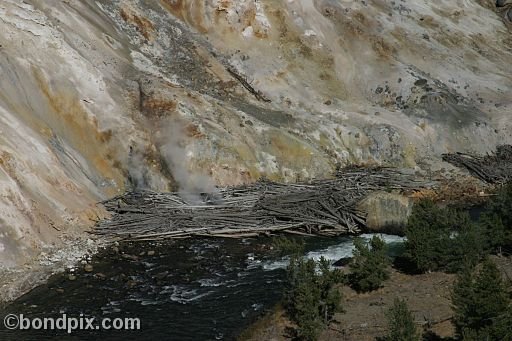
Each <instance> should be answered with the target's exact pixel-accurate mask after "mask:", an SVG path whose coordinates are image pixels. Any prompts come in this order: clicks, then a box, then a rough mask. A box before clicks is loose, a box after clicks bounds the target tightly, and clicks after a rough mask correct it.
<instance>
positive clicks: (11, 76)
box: [0, 0, 512, 300]
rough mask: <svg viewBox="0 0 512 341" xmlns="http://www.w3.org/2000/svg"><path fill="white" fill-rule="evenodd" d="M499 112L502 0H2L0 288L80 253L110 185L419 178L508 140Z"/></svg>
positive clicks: (10, 291) (508, 7)
mask: <svg viewBox="0 0 512 341" xmlns="http://www.w3.org/2000/svg"><path fill="white" fill-rule="evenodd" d="M511 114H512V1H510V0H499V1H494V0H439V1H432V0H409V1H404V0H396V1H384V0H366V1H360V0H287V1H273V0H237V1H235V0H209V1H206V0H188V1H186V0H96V1H92V0H91V1H89V0H23V1H22V0H1V1H0V287H1V290H0V300H9V299H13V298H15V297H17V296H18V295H19V294H21V293H23V292H26V291H27V290H28V289H30V288H32V287H33V286H34V285H35V284H37V283H40V282H41V280H44V279H45V278H46V277H47V275H48V274H49V273H51V272H53V271H61V270H63V269H66V268H67V266H68V265H70V264H75V263H76V262H79V261H80V260H81V259H82V256H83V255H84V254H85V253H88V254H93V253H95V252H96V251H97V248H98V245H99V244H101V239H102V238H101V235H100V236H99V237H98V236H97V235H94V234H91V233H90V232H91V231H93V230H94V228H95V226H96V227H97V226H99V225H101V224H102V223H101V222H104V221H109V220H108V219H112V217H113V215H115V214H116V213H115V212H117V213H119V212H118V211H116V209H122V208H123V207H124V206H123V203H121V204H118V202H116V201H115V199H114V200H113V201H112V198H120V197H121V196H123V194H124V193H127V192H128V193H132V194H133V193H136V192H139V191H142V192H143V193H170V192H172V193H178V194H180V198H182V199H184V200H186V199H187V195H188V194H190V193H196V194H197V193H203V194H204V193H214V192H215V191H216V190H217V189H218V188H221V189H222V188H224V189H225V188H230V190H223V191H225V192H222V193H232V192H230V191H235V190H234V188H242V187H243V186H251V184H255V183H256V184H259V183H263V182H267V183H272V184H291V183H294V184H307V183H309V182H310V181H313V180H315V179H329V178H332V176H333V174H336V172H337V171H338V170H339V169H345V168H346V167H358V168H354V169H366V168H367V169H384V170H385V171H384V173H383V174H387V172H390V169H400V172H401V174H406V177H407V179H410V180H407V181H409V182H408V183H407V184H405V185H400V188H402V187H404V188H405V187H406V188H408V189H411V188H410V187H414V186H410V185H409V184H410V183H413V182H414V181H420V182H421V186H418V188H416V187H414V188H412V189H411V190H418V189H419V188H420V187H421V188H422V189H423V190H424V191H432V189H431V187H435V186H438V187H439V186H441V187H442V184H440V183H436V184H435V185H434V183H435V181H437V180H438V178H436V176H443V177H447V178H452V179H466V177H469V173H468V172H467V171H466V170H464V169H460V168H457V167H455V166H453V165H451V164H450V163H447V162H445V161H443V156H442V155H443V154H451V153H457V152H461V153H467V154H471V155H487V154H488V153H492V152H494V151H495V150H496V147H497V146H498V145H507V144H512V120H511V119H510V116H511ZM353 172H356V173H354V174H357V171H353ZM393 172H394V171H393ZM351 174H352V173H351ZM372 174H373V173H372ZM393 174H395V173H393ZM432 174H436V175H435V176H434V175H432ZM416 175H418V176H419V177H421V179H416V178H415V176H416ZM372 176H373V175H372ZM376 177H378V176H376ZM412 178H415V179H413V180H412ZM261 179H264V180H261ZM351 179H352V178H351ZM354 179H355V180H354V182H353V183H354V184H355V185H354V186H356V187H357V186H359V182H358V178H354ZM372 179H373V178H372ZM378 179H379V180H378V181H381V180H380V179H381V178H380V177H379V178H378ZM258 181H263V182H258ZM326 181H327V180H326ZM351 181H352V180H351ZM372 181H374V180H372ZM375 181H377V180H375ZM393 181H395V180H393ZM396 181H397V183H398V182H400V181H399V180H396ZM474 181H475V182H476V181H477V180H476V179H475V180H474ZM393 183H395V182H393ZM427 183H428V185H426V184H427ZM322 184H323V182H322ZM329 184H330V183H329ZM351 184H352V182H351ZM253 186H257V185H253ZM258 186H259V185H258ZM273 186H274V185H273ZM296 186H299V185H296ZM322 186H323V185H322ZM325 186H327V185H325ZM329 186H330V185H329ZM379 186H380V187H379V188H375V189H378V190H379V192H380V196H378V197H377V199H368V200H366V201H365V202H364V203H362V204H361V203H359V202H355V201H353V202H350V210H348V209H347V212H348V213H346V216H345V215H343V217H342V218H343V219H345V220H347V221H348V220H350V222H351V224H353V225H354V227H353V230H354V231H356V230H357V231H360V227H361V226H363V225H364V219H365V217H364V216H363V215H361V214H360V212H359V211H358V212H357V213H354V212H355V211H353V210H356V208H360V207H366V208H367V209H368V207H370V208H369V210H373V211H374V214H373V215H372V224H374V225H376V226H378V225H379V216H378V215H376V213H375V212H377V213H378V212H380V211H379V210H381V209H384V208H378V209H377V208H375V209H373V208H371V207H372V206H371V205H374V204H375V203H380V202H383V201H386V200H387V199H386V198H387V196H386V195H383V192H384V193H385V192H386V191H387V190H388V189H389V188H387V187H386V186H387V185H386V184H384V183H382V182H379ZM397 186H398V185H397ZM250 188H255V187H250ZM322 188H324V187H322ZM357 188H359V187H357ZM397 188H398V187H397ZM372 189H373V188H372ZM365 191H366V189H365ZM233 193H234V192H233ZM251 193H255V192H251ZM294 193H295V192H294ZM357 193H358V195H359V194H361V193H363V192H361V191H359V192H357ZM364 194H365V195H366V194H367V193H366V192H364ZM230 195H231V194H230ZM251 195H252V194H251ZM155 196H156V194H155ZM156 197H157V196H156ZM357 199H358V200H359V201H361V200H362V199H363V197H362V195H360V196H357ZM107 200H110V201H108V202H109V205H110V206H109V207H107V208H106V207H105V205H101V204H98V203H101V202H106V201H107ZM169 200H170V199H169ZM173 200H174V199H173ZM176 200H178V199H176ZM179 200H181V199H179ZM251 200H253V198H252V197H251ZM340 200H341V199H340ZM393 200H395V201H394V202H396V203H393V205H394V206H393V207H392V209H393V212H403V214H405V215H407V214H410V202H409V198H405V199H403V198H398V199H395V198H393ZM192 201H193V200H192ZM252 202H253V201H251V203H252ZM254 202H255V201H254ZM343 202H345V201H343ZM180 203H181V202H180ZM402 203H403V205H402ZM333 205H334V204H333ZM347 205H348V204H347ZM368 205H370V206H368ZM335 206H336V205H334V206H332V207H334V208H336V207H335ZM402 206H403V207H402ZM173 207H174V206H173ZM255 207H256V208H257V209H259V208H260V206H258V205H255ZM266 207H270V208H272V207H274V209H275V207H276V206H273V204H272V203H271V201H268V203H267V206H266ZM322 207H323V206H322V204H321V202H320V201H318V205H317V206H314V207H313V208H314V209H316V210H317V211H318V210H322V209H323V208H322ZM347 207H348V206H347ZM133 209H134V210H136V209H137V208H133ZM290 210H291V211H290V212H291V213H290V214H291V215H293V210H294V208H293V207H292V208H291V209H290ZM113 212H114V213H113ZM258 212H260V211H258ZM265 212H267V211H265ZM139 213H140V212H139ZM155 214H156V213H155ZM251 214H253V213H251ZM274 214H277V213H274ZM311 214H313V213H311ZM315 214H319V213H315ZM379 214H380V213H379ZM386 214H387V213H386V212H382V215H383V216H386ZM191 215H193V213H191ZM209 217H210V216H206V218H205V220H206V221H208V220H209ZM317 217H318V219H321V218H322V215H318V216H317ZM285 218H286V219H288V220H287V221H289V220H290V219H291V218H290V219H289V218H288V216H286V217H285ZM285 218H283V219H285ZM323 218H325V215H324V217H323ZM183 219H185V218H183ZM187 219H188V218H187ZM251 219H254V220H255V221H262V220H261V219H259V216H257V215H256V214H253V215H251ZM325 219H327V218H325ZM333 219H334V218H333ZM340 219H341V218H340ZM385 219H387V220H390V221H393V217H390V218H387V216H386V218H385ZM103 224H104V223H103ZM194 224H195V223H194ZM194 224H192V223H191V224H190V226H193V227H194V228H198V227H197V226H199V225H194ZM269 224H271V223H269ZM289 224H291V225H293V224H292V223H289ZM336 224H337V223H336V222H334V223H332V226H333V229H337V228H338V227H337V226H338V225H336ZM107 225H108V224H107ZM241 225H243V224H241ZM356 225H357V226H356ZM101 226H103V225H101ZM243 226H244V228H246V226H245V225H243ZM265 226H267V225H265ZM269 226H272V228H274V225H269ZM356 227H357V229H356ZM351 228H352V227H351ZM301 229H302V230H301V233H307V231H308V225H307V224H306V223H304V224H303V225H301ZM276 230H279V228H276ZM348 230H350V231H352V230H351V229H348ZM221 231H223V230H221ZM230 231H231V230H230ZM268 231H270V230H269V229H267V232H268ZM271 231H274V230H271ZM338 231H346V229H341V228H339V229H338ZM121 235H122V231H121ZM98 238H99V240H100V241H98Z"/></svg>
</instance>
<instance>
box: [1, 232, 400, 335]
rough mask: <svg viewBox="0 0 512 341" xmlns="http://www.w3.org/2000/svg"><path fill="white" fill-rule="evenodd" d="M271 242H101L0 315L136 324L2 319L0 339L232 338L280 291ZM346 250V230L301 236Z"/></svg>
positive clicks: (310, 252)
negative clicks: (77, 326)
mask: <svg viewBox="0 0 512 341" xmlns="http://www.w3.org/2000/svg"><path fill="white" fill-rule="evenodd" d="M363 237H365V238H369V237H370V235H363ZM384 237H385V240H387V241H388V242H391V245H392V250H395V251H396V250H398V249H399V248H400V246H399V245H401V244H400V241H401V239H400V238H399V237H394V236H384ZM271 245H272V243H271V240H270V239H265V238H260V239H243V240H235V239H198V240H182V241H170V242H165V243H136V244H128V243H127V244H121V245H119V246H116V247H109V248H107V249H105V250H103V251H101V252H100V253H99V254H98V255H96V256H94V257H93V258H92V260H90V261H89V262H88V263H89V264H90V265H92V269H91V268H88V269H87V270H89V271H85V270H84V265H78V266H77V269H75V270H74V271H72V272H71V271H68V272H66V273H62V274H58V275H54V276H53V277H51V278H50V280H49V281H48V283H46V284H45V285H41V286H39V287H37V288H35V289H34V290H32V291H31V292H29V293H27V294H26V295H24V296H22V297H21V298H19V299H18V300H16V301H15V302H14V303H13V304H11V305H10V306H8V307H7V308H6V309H5V310H4V311H1V312H0V317H2V318H3V317H4V316H7V315H8V314H15V315H16V316H19V315H20V314H23V315H24V317H26V318H30V319H32V320H34V319H41V320H42V319H44V318H54V319H58V318H62V317H63V315H64V314H65V315H66V317H71V318H76V319H77V321H78V320H79V319H80V318H81V319H82V321H85V319H86V318H89V319H90V318H95V320H94V325H95V326H96V325H99V324H100V322H99V321H101V319H104V318H109V319H110V322H112V321H113V320H114V319H116V318H120V319H125V318H138V319H140V329H139V330H105V329H103V328H100V329H94V330H91V329H88V330H81V331H80V330H74V331H72V332H71V333H68V332H67V331H65V330H53V331H52V330H39V329H38V330H35V329H33V328H32V329H29V330H19V329H16V330H8V329H6V328H5V326H2V327H0V340H23V341H24V340H233V339H236V337H237V335H239V333H240V332H241V331H242V330H244V329H245V328H247V327H248V326H249V325H250V324H251V323H253V322H254V321H255V320H256V319H257V318H258V317H259V316H261V315H262V314H263V313H265V312H266V311H268V310H269V309H272V307H274V306H275V304H276V303H277V302H278V301H279V300H280V298H281V292H282V289H283V279H284V274H285V271H284V268H285V267H286V264H287V261H286V258H282V257H279V256H278V255H277V254H276V252H275V251H273V250H272V248H271ZM393 245H394V246H393ZM351 250H352V242H351V239H350V238H347V237H339V238H307V239H306V256H307V257H310V258H315V259H318V258H320V256H325V257H326V258H328V259H330V260H331V261H333V262H334V261H336V260H338V259H340V258H343V257H348V256H350V255H351ZM397 252H398V251H397ZM123 321H124V320H123ZM61 323H62V321H61ZM66 323H69V322H66ZM85 325H86V324H85V322H84V326H85ZM61 326H62V325H61ZM36 328H38V326H37V325H36Z"/></svg>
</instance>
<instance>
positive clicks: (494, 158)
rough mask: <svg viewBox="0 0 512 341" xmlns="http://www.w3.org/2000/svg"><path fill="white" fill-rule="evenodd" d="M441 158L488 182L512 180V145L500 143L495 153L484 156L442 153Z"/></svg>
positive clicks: (502, 182) (499, 182)
mask: <svg viewBox="0 0 512 341" xmlns="http://www.w3.org/2000/svg"><path fill="white" fill-rule="evenodd" d="M443 160H444V161H446V162H449V163H451V164H452V165H454V166H456V167H459V168H465V169H467V170H468V171H469V172H470V173H471V174H472V175H473V176H475V177H477V178H479V179H481V180H482V181H485V182H487V183H490V184H504V183H507V182H509V181H511V180H512V146H510V145H501V146H498V147H497V149H496V153H493V154H488V155H485V156H478V155H471V154H463V153H455V154H443Z"/></svg>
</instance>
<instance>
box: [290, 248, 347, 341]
mask: <svg viewBox="0 0 512 341" xmlns="http://www.w3.org/2000/svg"><path fill="white" fill-rule="evenodd" d="M317 267H318V269H319V271H317ZM342 280H343V276H342V274H341V272H340V271H339V270H332V269H331V268H330V265H329V262H328V261H327V260H326V259H325V258H323V257H322V258H321V259H320V261H319V262H315V261H314V260H312V259H305V258H303V257H301V256H300V255H299V254H295V255H293V256H292V257H291V259H290V264H289V265H288V268H287V285H286V289H285V293H284V302H285V308H286V310H287V313H288V315H289V317H290V319H291V320H292V321H293V322H295V323H296V324H297V336H298V337H299V338H300V339H302V340H316V338H317V336H318V334H319V332H320V331H321V330H322V327H323V326H325V325H326V324H327V323H328V322H329V321H330V320H331V319H332V317H333V315H334V314H335V313H336V312H340V311H341V310H342V309H341V306H340V305H341V298H342V297H341V293H340V291H339V290H338V289H337V288H336V287H335V285H336V284H337V283H340V282H341V281H342Z"/></svg>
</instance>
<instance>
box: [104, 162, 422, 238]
mask: <svg viewBox="0 0 512 341" xmlns="http://www.w3.org/2000/svg"><path fill="white" fill-rule="evenodd" d="M431 185H432V183H429V182H426V181H417V180H415V179H414V176H413V175H411V174H405V173H401V172H399V171H397V170H394V169H389V168H351V169H344V170H341V171H338V173H337V174H336V176H335V177H334V178H333V179H326V180H314V181H310V182H305V183H293V184H286V183H277V182H271V181H268V180H265V179H262V180H259V181H257V182H255V183H253V184H250V185H244V186H238V187H227V188H219V189H218V191H217V192H216V193H210V194H204V193H197V194H196V193H177V192H173V193H155V192H150V191H145V192H128V193H125V194H123V195H120V196H117V197H115V198H112V199H110V200H107V201H105V202H103V203H102V204H103V205H104V206H105V207H106V208H107V209H108V210H109V211H110V212H111V213H112V217H111V219H109V220H104V221H102V222H100V223H99V224H98V225H97V226H96V229H95V233H96V234H98V235H103V236H106V237H108V238H113V239H126V240H160V239H168V238H185V237H191V236H217V237H247V236H255V235H258V234H269V233H274V232H288V233H296V234H315V235H325V236H332V235H340V234H351V233H357V232H359V231H360V229H361V227H363V226H364V225H365V214H364V212H360V211H358V209H357V204H358V203H359V202H360V201H361V199H363V198H364V197H365V196H366V195H367V194H368V193H370V192H372V191H375V190H392V189H398V190H405V189H407V190H414V189H419V188H422V187H429V186H431ZM185 198H186V199H185ZM191 198H194V199H193V200H191Z"/></svg>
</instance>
